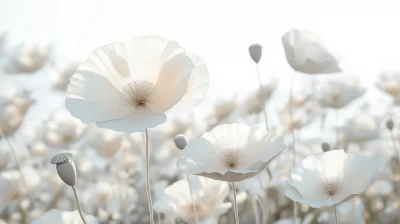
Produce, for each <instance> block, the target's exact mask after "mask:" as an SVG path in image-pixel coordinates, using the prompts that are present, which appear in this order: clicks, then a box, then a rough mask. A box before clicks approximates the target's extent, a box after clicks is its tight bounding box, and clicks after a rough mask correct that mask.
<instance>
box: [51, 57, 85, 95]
mask: <svg viewBox="0 0 400 224" xmlns="http://www.w3.org/2000/svg"><path fill="white" fill-rule="evenodd" d="M78 66H79V63H77V62H71V63H63V64H59V65H57V66H56V67H55V68H54V69H53V70H52V71H50V81H51V85H52V88H53V89H55V90H62V91H65V90H67V86H68V84H69V79H70V78H71V76H72V75H73V74H74V73H75V72H76V70H77V69H78Z"/></svg>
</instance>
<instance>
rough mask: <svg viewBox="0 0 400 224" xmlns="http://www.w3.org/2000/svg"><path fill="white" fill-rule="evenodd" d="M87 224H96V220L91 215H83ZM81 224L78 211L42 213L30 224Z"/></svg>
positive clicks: (53, 210) (55, 210)
mask: <svg viewBox="0 0 400 224" xmlns="http://www.w3.org/2000/svg"><path fill="white" fill-rule="evenodd" d="M85 221H86V223H87V224H96V223H98V222H97V220H96V218H95V217H94V216H92V215H85ZM54 223H57V224H81V223H82V220H81V218H80V216H79V213H78V210H75V211H72V212H69V211H68V212H66V211H60V210H57V209H52V210H49V211H47V212H46V213H44V214H43V215H42V216H40V217H39V218H37V219H35V220H34V221H33V222H32V224H54Z"/></svg>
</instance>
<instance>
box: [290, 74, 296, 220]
mask: <svg viewBox="0 0 400 224" xmlns="http://www.w3.org/2000/svg"><path fill="white" fill-rule="evenodd" d="M295 75H296V73H295V74H293V76H292V81H291V82H290V93H289V94H290V95H289V114H290V123H291V125H292V127H291V133H292V141H293V142H292V147H293V151H292V152H293V167H294V166H296V136H295V134H294V126H293V105H292V104H293V102H292V101H293V83H294V77H295ZM296 219H297V203H296V202H295V201H293V223H296Z"/></svg>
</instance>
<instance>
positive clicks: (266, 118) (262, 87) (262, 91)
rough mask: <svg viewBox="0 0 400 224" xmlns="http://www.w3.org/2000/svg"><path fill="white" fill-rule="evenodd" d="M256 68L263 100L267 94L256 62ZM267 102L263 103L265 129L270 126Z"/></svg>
mask: <svg viewBox="0 0 400 224" xmlns="http://www.w3.org/2000/svg"><path fill="white" fill-rule="evenodd" d="M256 68H257V77H258V83H259V84H260V91H261V100H262V99H263V97H264V95H265V89H264V86H263V85H262V82H261V76H260V72H259V69H258V63H257V64H256ZM265 106H266V105H265V104H263V107H262V108H263V114H264V121H265V130H267V131H269V128H268V117H267V110H266V109H265Z"/></svg>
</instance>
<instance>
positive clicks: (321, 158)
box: [285, 150, 381, 208]
mask: <svg viewBox="0 0 400 224" xmlns="http://www.w3.org/2000/svg"><path fill="white" fill-rule="evenodd" d="M380 166H381V163H380V162H379V161H378V160H376V159H374V158H368V157H363V156H354V155H351V154H347V153H345V152H344V151H343V150H332V151H329V152H324V153H322V154H319V155H312V156H309V157H307V158H306V159H304V160H303V161H302V162H301V163H300V164H298V165H297V166H296V167H294V168H293V169H292V171H291V174H290V178H289V180H288V181H287V183H286V185H285V195H286V196H287V197H289V198H290V199H292V200H294V201H297V202H300V203H302V204H306V205H309V206H311V207H313V208H320V207H323V206H332V205H335V204H338V203H340V202H343V201H346V200H349V199H351V198H352V197H354V196H356V195H358V194H360V193H362V192H363V191H364V190H365V189H366V188H367V187H368V186H369V185H370V184H371V183H372V182H373V181H374V180H375V178H376V177H377V175H378V172H379V169H380Z"/></svg>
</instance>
